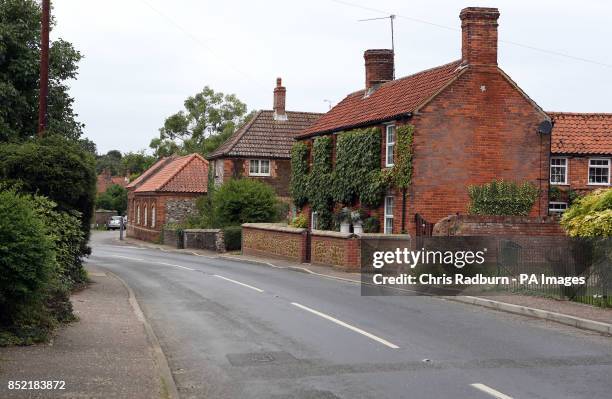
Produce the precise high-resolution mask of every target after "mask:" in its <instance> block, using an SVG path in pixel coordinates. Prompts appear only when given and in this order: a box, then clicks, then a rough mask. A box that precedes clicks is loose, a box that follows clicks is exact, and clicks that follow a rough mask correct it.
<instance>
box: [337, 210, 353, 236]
mask: <svg viewBox="0 0 612 399" xmlns="http://www.w3.org/2000/svg"><path fill="white" fill-rule="evenodd" d="M336 222H337V223H338V224H339V225H340V232H341V233H350V232H351V211H350V209H348V208H346V207H344V208H342V209H341V210H340V212H338V213H336Z"/></svg>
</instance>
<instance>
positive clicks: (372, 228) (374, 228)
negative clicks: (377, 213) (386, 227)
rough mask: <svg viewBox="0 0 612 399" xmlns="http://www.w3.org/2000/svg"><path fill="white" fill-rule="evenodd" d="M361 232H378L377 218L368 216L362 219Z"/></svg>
mask: <svg viewBox="0 0 612 399" xmlns="http://www.w3.org/2000/svg"><path fill="white" fill-rule="evenodd" d="M363 232H364V233H379V232H380V221H379V220H378V218H375V217H373V216H370V217H369V218H367V219H365V220H364V221H363Z"/></svg>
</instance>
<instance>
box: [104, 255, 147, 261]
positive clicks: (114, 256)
mask: <svg viewBox="0 0 612 399" xmlns="http://www.w3.org/2000/svg"><path fill="white" fill-rule="evenodd" d="M109 256H112V257H113V258H122V259H130V260H139V261H141V262H144V261H145V260H144V259H140V258H132V257H129V256H121V255H109Z"/></svg>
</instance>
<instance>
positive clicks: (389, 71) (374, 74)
mask: <svg viewBox="0 0 612 399" xmlns="http://www.w3.org/2000/svg"><path fill="white" fill-rule="evenodd" d="M363 58H364V60H365V72H366V76H365V84H366V91H370V90H371V89H375V88H376V87H378V86H380V85H381V84H383V83H385V82H389V81H391V80H393V71H394V68H395V66H394V60H393V50H387V49H378V50H366V51H365V53H363Z"/></svg>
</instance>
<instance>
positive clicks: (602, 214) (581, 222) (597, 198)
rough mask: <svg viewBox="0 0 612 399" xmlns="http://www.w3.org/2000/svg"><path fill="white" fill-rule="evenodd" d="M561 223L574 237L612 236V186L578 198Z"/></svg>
mask: <svg viewBox="0 0 612 399" xmlns="http://www.w3.org/2000/svg"><path fill="white" fill-rule="evenodd" d="M561 225H562V226H563V228H565V230H566V231H567V232H568V234H569V235H570V236H572V237H612V188H609V189H605V190H597V191H594V192H592V193H590V194H588V195H586V196H584V197H582V198H580V199H578V200H576V201H575V202H574V204H573V205H572V206H571V207H570V208H569V209H568V210H567V211H565V213H564V214H563V217H562V218H561Z"/></svg>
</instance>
